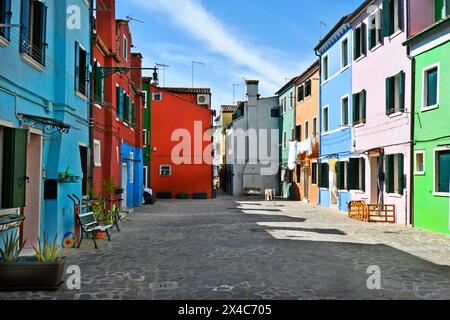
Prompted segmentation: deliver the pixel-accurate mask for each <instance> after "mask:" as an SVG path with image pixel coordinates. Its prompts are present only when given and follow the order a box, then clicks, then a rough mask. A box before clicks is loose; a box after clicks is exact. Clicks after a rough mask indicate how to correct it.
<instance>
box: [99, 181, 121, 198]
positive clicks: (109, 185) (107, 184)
mask: <svg viewBox="0 0 450 320" xmlns="http://www.w3.org/2000/svg"><path fill="white" fill-rule="evenodd" d="M117 188H118V187H117V186H116V184H115V183H114V180H113V179H107V180H105V181H104V182H103V186H102V191H103V195H104V196H110V195H112V194H115V192H116V189H117Z"/></svg>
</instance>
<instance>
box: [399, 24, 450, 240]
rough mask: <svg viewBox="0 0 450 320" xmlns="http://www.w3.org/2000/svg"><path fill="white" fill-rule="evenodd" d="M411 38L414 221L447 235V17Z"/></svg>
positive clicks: (449, 173)
mask: <svg viewBox="0 0 450 320" xmlns="http://www.w3.org/2000/svg"><path fill="white" fill-rule="evenodd" d="M436 20H438V21H437V22H434V23H432V24H431V25H430V26H429V27H427V28H426V29H424V30H423V31H421V32H419V33H418V34H416V35H414V36H413V37H411V38H410V39H409V40H408V41H407V42H406V44H408V45H409V46H410V52H411V56H412V57H413V71H414V77H413V89H414V90H413V91H414V93H413V97H414V110H413V112H414V123H413V131H414V132H413V140H414V143H413V148H414V166H413V172H412V174H413V176H414V184H413V191H412V193H413V195H414V196H413V201H414V203H413V205H414V211H413V214H414V226H415V227H417V228H423V229H427V230H431V231H435V232H439V233H444V234H450V221H449V216H450V206H449V203H450V87H449V83H450V18H449V17H448V16H447V17H446V18H445V17H443V18H442V17H441V19H436Z"/></svg>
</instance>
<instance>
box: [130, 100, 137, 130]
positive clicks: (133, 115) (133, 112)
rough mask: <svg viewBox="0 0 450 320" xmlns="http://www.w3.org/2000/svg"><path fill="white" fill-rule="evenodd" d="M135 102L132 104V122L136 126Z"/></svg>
mask: <svg viewBox="0 0 450 320" xmlns="http://www.w3.org/2000/svg"><path fill="white" fill-rule="evenodd" d="M134 108H135V104H134V102H133V103H132V104H131V123H132V125H133V126H135V125H136V121H135V120H136V119H135V117H136V111H135V109H134Z"/></svg>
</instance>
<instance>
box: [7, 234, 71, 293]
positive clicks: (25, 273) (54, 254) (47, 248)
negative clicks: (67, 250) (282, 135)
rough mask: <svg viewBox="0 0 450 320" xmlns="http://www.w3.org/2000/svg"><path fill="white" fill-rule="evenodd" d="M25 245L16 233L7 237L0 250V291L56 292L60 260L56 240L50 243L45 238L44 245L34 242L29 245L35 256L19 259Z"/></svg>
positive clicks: (59, 275)
mask: <svg viewBox="0 0 450 320" xmlns="http://www.w3.org/2000/svg"><path fill="white" fill-rule="evenodd" d="M24 245H25V241H24V242H21V241H20V239H19V237H18V236H17V233H15V232H14V233H11V234H10V235H9V236H7V237H6V240H4V241H3V247H4V249H0V259H1V260H0V290H7V291H10V290H14V291H17V290H26V291H33V290H56V289H58V287H59V286H60V285H61V283H62V276H63V272H64V265H65V262H64V259H65V258H64V257H63V256H62V250H61V248H60V246H59V245H58V244H57V236H55V238H54V240H53V241H52V242H51V241H49V240H48V238H47V235H45V237H44V241H43V242H42V241H41V239H39V238H38V245H33V248H34V251H35V255H34V256H30V257H20V253H21V251H22V249H23V247H24Z"/></svg>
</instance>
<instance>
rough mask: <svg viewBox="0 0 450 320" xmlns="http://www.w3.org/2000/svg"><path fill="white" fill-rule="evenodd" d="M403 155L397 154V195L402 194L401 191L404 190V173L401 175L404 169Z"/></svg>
mask: <svg viewBox="0 0 450 320" xmlns="http://www.w3.org/2000/svg"><path fill="white" fill-rule="evenodd" d="M404 159H405V157H404V155H403V153H400V154H398V160H397V161H398V193H399V194H403V189H405V180H404V177H405V175H404V173H403V167H404Z"/></svg>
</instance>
